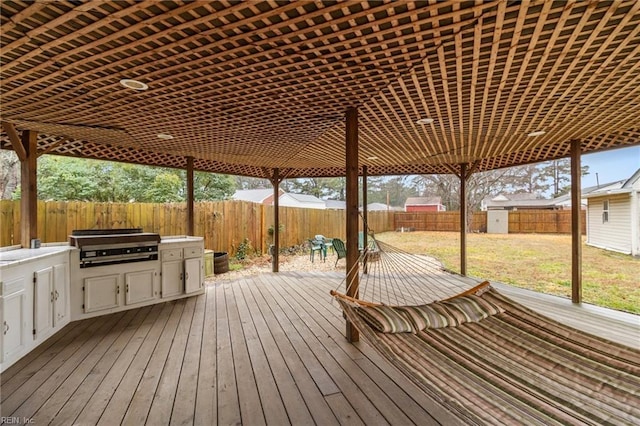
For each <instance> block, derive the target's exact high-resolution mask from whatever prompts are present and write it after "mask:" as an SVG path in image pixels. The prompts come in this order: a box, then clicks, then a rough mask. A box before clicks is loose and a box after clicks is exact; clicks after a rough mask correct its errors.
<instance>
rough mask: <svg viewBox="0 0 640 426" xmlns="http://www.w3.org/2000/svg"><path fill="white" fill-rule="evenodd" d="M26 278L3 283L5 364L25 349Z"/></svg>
mask: <svg viewBox="0 0 640 426" xmlns="http://www.w3.org/2000/svg"><path fill="white" fill-rule="evenodd" d="M25 281H26V280H25V278H24V277H19V278H14V279H12V280H10V281H6V282H5V281H3V282H2V297H0V321H1V322H2V335H1V338H0V361H2V363H3V364H5V363H6V362H9V361H11V359H12V358H13V357H14V356H15V355H17V354H19V353H20V352H21V351H22V350H23V349H24V347H25V343H26V336H27V322H26V299H27V296H26V290H25Z"/></svg>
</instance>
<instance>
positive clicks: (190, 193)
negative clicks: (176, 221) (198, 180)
mask: <svg viewBox="0 0 640 426" xmlns="http://www.w3.org/2000/svg"><path fill="white" fill-rule="evenodd" d="M187 235H191V236H193V235H195V220H194V186H193V157H187Z"/></svg>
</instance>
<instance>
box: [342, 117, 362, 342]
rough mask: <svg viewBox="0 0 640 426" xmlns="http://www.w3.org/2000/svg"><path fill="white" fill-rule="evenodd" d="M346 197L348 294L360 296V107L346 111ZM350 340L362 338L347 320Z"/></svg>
mask: <svg viewBox="0 0 640 426" xmlns="http://www.w3.org/2000/svg"><path fill="white" fill-rule="evenodd" d="M346 116H347V117H346V118H347V121H346V136H345V139H346V140H345V142H346V171H347V173H346V177H347V184H346V192H347V193H346V198H347V241H346V248H347V259H346V260H347V296H349V297H354V298H356V299H357V298H358V286H359V274H358V273H359V268H358V254H359V253H358V109H357V108H349V109H347V113H346ZM346 337H347V340H348V341H349V342H357V341H358V340H360V335H359V333H358V330H356V328H355V327H354V326H353V324H351V323H350V322H349V321H347V326H346Z"/></svg>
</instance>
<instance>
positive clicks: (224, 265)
mask: <svg viewBox="0 0 640 426" xmlns="http://www.w3.org/2000/svg"><path fill="white" fill-rule="evenodd" d="M225 272H229V254H228V253H227V252H226V251H217V252H214V253H213V273H214V274H223V273H225Z"/></svg>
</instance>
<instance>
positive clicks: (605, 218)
mask: <svg viewBox="0 0 640 426" xmlns="http://www.w3.org/2000/svg"><path fill="white" fill-rule="evenodd" d="M607 222H609V200H604V201H603V202H602V223H607Z"/></svg>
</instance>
